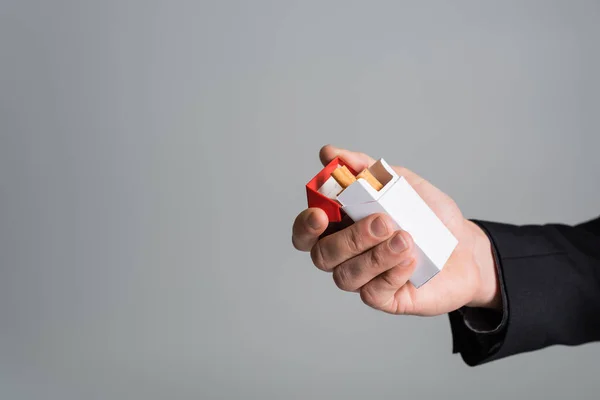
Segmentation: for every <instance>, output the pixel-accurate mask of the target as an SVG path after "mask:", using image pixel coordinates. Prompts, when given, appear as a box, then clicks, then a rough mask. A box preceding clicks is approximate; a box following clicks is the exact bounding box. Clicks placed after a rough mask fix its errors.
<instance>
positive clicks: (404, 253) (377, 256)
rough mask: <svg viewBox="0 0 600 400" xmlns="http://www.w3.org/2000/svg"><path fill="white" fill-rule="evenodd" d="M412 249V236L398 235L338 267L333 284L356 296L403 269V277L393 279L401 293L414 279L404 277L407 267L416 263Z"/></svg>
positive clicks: (398, 232) (404, 233)
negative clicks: (382, 277) (370, 284)
mask: <svg viewBox="0 0 600 400" xmlns="http://www.w3.org/2000/svg"><path fill="white" fill-rule="evenodd" d="M412 249H413V246H412V239H411V237H410V235H409V234H408V233H407V232H404V231H397V232H396V233H394V234H393V235H392V237H391V238H390V239H388V240H386V241H384V242H382V243H380V244H379V245H377V246H375V247H373V248H372V249H371V250H369V251H367V252H365V253H363V254H360V255H358V256H356V257H354V258H352V259H350V260H348V261H345V262H343V263H342V264H340V265H339V266H338V267H336V268H335V270H334V271H333V280H334V282H335V284H336V285H337V287H339V288H340V289H342V290H345V291H349V292H354V291H356V290H357V289H359V288H360V287H361V286H363V285H365V284H367V283H368V282H369V281H371V280H372V279H373V278H375V277H377V276H378V275H380V274H387V272H386V271H388V270H390V269H392V268H399V270H400V271H401V272H402V274H401V276H397V275H394V277H393V283H394V284H398V287H397V288H396V289H398V288H399V287H400V286H402V285H403V284H404V283H405V282H406V280H408V278H410V275H408V276H406V274H405V273H404V272H405V270H408V268H404V267H408V266H409V265H410V264H412V263H413V258H414V257H413V255H412ZM395 266H397V267H395ZM407 272H408V271H407ZM403 279H404V281H403Z"/></svg>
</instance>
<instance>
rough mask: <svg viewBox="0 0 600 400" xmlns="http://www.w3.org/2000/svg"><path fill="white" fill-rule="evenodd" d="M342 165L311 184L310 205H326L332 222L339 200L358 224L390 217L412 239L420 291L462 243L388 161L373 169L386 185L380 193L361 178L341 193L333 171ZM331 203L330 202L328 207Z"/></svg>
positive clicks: (415, 281)
mask: <svg viewBox="0 0 600 400" xmlns="http://www.w3.org/2000/svg"><path fill="white" fill-rule="evenodd" d="M341 165H346V164H345V163H343V161H341V160H339V159H336V160H334V161H332V163H331V164H330V165H328V166H327V167H326V168H324V169H323V171H321V173H319V175H317V176H315V178H313V180H311V182H309V184H307V191H308V200H309V206H317V207H319V206H321V205H322V206H324V207H322V208H324V209H325V211H326V212H327V213H328V215H329V216H330V219H331V217H332V216H333V218H336V217H335V215H336V214H335V209H334V204H333V201H335V205H337V206H338V207H340V209H341V210H342V211H343V212H345V213H346V214H347V215H348V216H349V217H350V218H351V219H352V220H353V221H355V222H356V221H359V220H361V219H363V218H365V217H367V216H369V215H372V214H375V213H385V214H388V215H389V216H390V217H391V218H392V220H393V221H394V223H395V225H396V229H402V230H405V231H407V232H408V233H410V235H411V236H412V238H413V240H414V243H415V245H416V246H415V247H416V251H417V260H416V262H417V264H416V268H415V271H414V273H413V275H412V276H411V278H410V282H411V283H412V284H413V285H414V286H415V287H416V288H419V287H421V286H422V285H424V284H425V283H426V282H427V281H429V280H430V279H431V278H433V277H434V276H435V275H436V274H437V273H438V272H440V271H441V270H442V268H443V267H444V265H445V264H446V262H447V261H448V258H450V255H451V254H452V252H453V251H454V249H455V248H456V246H457V244H458V240H457V239H456V238H455V237H454V235H452V233H451V232H450V231H449V230H448V228H447V227H446V226H445V225H444V224H443V223H442V221H441V220H440V219H439V218H438V217H437V216H436V215H435V213H434V212H433V211H432V210H431V209H430V208H429V206H428V205H427V203H425V201H423V199H422V198H421V197H420V196H419V194H418V193H417V192H416V191H415V190H414V189H413V188H412V187H411V186H410V184H409V183H408V182H407V181H406V179H405V178H404V177H402V176H399V175H398V174H397V173H396V172H395V171H394V169H393V168H392V167H390V166H389V165H388V164H387V163H386V162H385V160H383V159H379V160H378V161H377V162H376V163H375V164H373V165H372V166H371V167H369V171H370V172H371V173H372V174H373V176H375V178H377V180H379V182H381V183H382V184H383V185H384V186H383V188H382V189H380V190H379V191H377V190H375V189H374V188H373V187H372V186H371V185H370V184H369V183H368V182H367V181H365V180H364V179H362V178H361V179H357V180H356V181H355V182H354V183H352V184H351V185H350V186H348V187H347V188H346V189H345V190H343V191H342V192H341V193H339V191H340V190H341V187H339V190H338V189H337V188H336V187H335V186H336V185H337V182H335V180H334V179H333V178H332V177H331V171H333V169H335V168H337V167H339V166H341ZM352 172H353V173H354V171H352ZM355 175H356V174H355ZM332 181H333V182H332ZM315 190H316V192H317V193H316V194H315V193H314V192H315ZM338 193H339V194H338ZM327 201H329V202H330V203H327V204H326V202H327ZM311 203H312V204H311ZM338 215H339V212H338Z"/></svg>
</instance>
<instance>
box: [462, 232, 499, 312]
mask: <svg viewBox="0 0 600 400" xmlns="http://www.w3.org/2000/svg"><path fill="white" fill-rule="evenodd" d="M467 223H468V224H469V226H470V227H471V230H472V231H473V234H474V237H475V240H474V246H473V261H474V263H475V265H476V266H477V268H478V270H479V283H478V288H477V289H476V292H475V296H474V298H473V300H472V301H471V302H470V303H469V304H467V306H468V307H480V308H490V309H496V310H501V309H502V299H501V296H500V283H499V280H498V271H497V266H496V262H495V261H494V254H493V250H492V243H491V242H490V239H489V238H488V236H487V234H486V233H485V232H484V231H483V230H482V229H481V228H480V227H479V226H478V225H477V224H475V223H473V222H471V221H467Z"/></svg>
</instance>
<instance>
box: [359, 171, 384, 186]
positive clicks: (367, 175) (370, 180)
mask: <svg viewBox="0 0 600 400" xmlns="http://www.w3.org/2000/svg"><path fill="white" fill-rule="evenodd" d="M360 178H363V179H364V180H365V181H367V182H368V183H369V185H371V186H372V187H373V189H375V190H377V191H379V190H381V188H382V187H383V185H382V184H381V182H379V181H378V180H377V178H375V177H374V176H373V174H372V173H371V171H369V170H368V169H365V170H363V171H362V172H361V173H360V174H358V175H356V179H360Z"/></svg>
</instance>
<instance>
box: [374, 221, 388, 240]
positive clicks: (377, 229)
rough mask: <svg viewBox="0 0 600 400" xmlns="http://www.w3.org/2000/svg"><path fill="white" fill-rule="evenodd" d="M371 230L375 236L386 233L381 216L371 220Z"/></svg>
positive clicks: (385, 226) (381, 235)
mask: <svg viewBox="0 0 600 400" xmlns="http://www.w3.org/2000/svg"><path fill="white" fill-rule="evenodd" d="M371 232H372V233H373V235H375V236H377V237H383V236H385V235H387V233H388V229H387V225H386V224H385V222H384V221H383V218H381V217H377V218H375V219H374V220H373V222H371Z"/></svg>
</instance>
